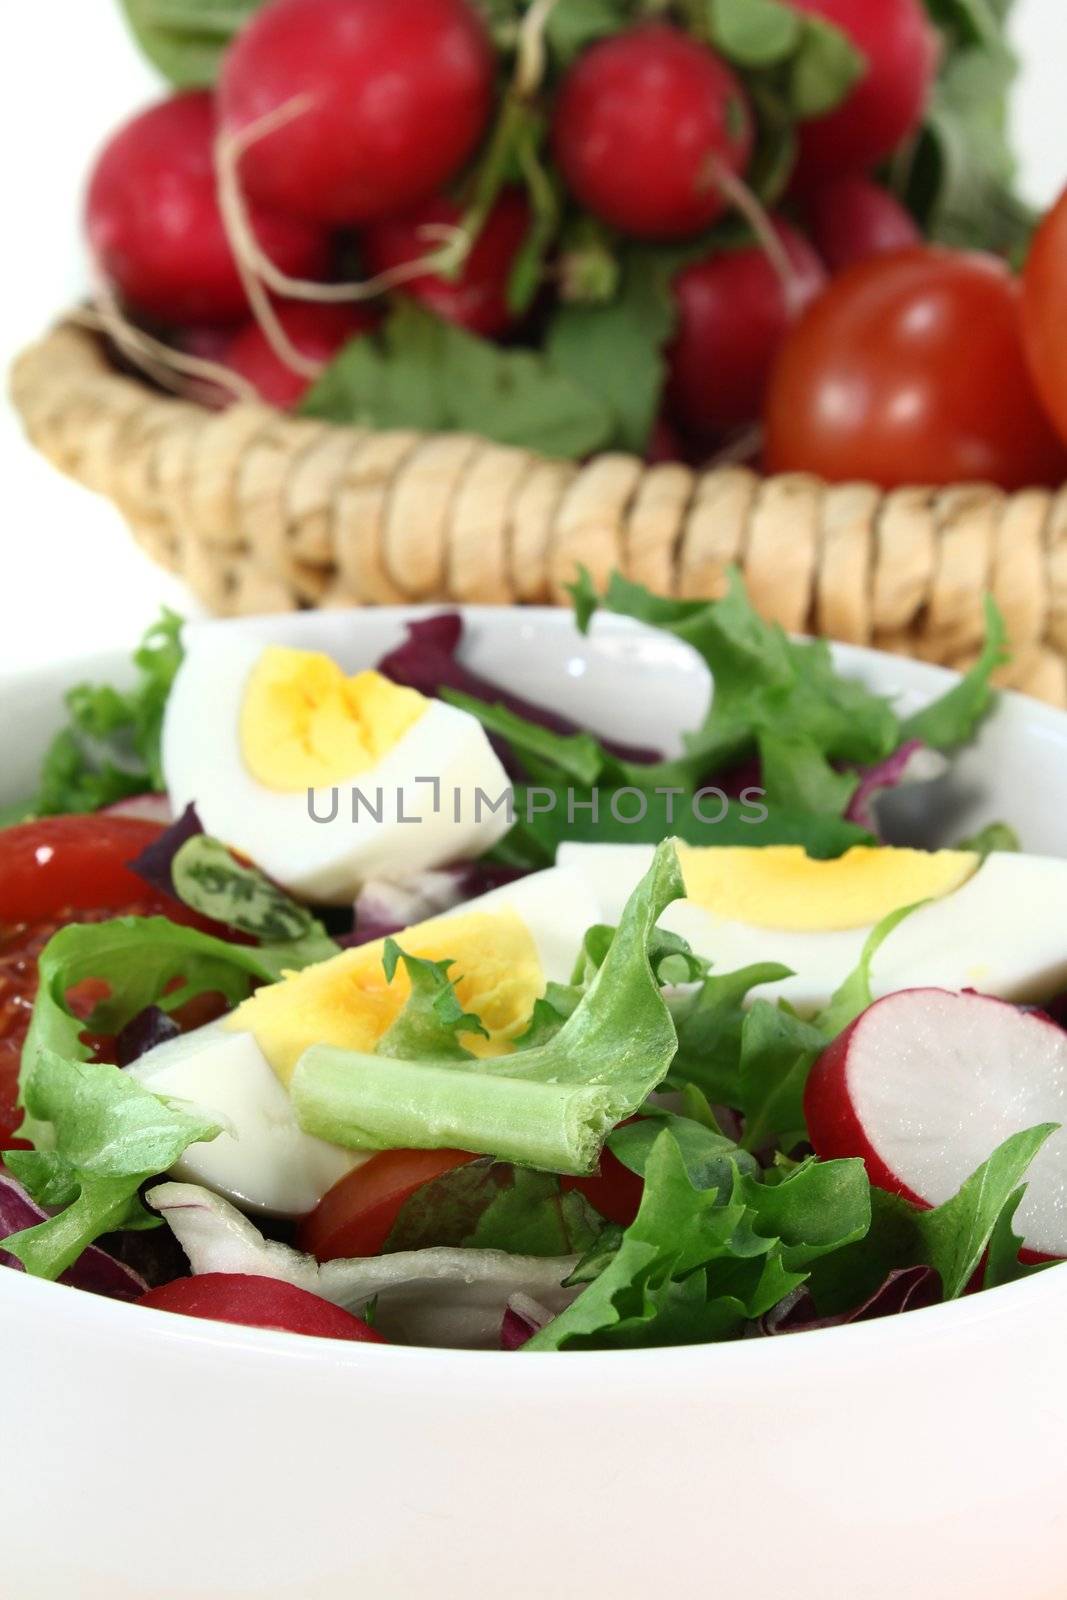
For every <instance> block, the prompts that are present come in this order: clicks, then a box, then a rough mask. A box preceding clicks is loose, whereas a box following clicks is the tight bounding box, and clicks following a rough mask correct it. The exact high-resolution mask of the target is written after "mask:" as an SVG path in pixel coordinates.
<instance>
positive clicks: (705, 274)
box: [667, 220, 826, 442]
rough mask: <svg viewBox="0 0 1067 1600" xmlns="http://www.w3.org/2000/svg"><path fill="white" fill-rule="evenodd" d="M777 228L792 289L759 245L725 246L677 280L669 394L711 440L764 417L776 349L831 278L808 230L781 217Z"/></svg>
mask: <svg viewBox="0 0 1067 1600" xmlns="http://www.w3.org/2000/svg"><path fill="white" fill-rule="evenodd" d="M774 227H775V232H776V233H777V235H778V238H779V239H780V241H781V243H782V246H783V248H784V250H785V254H786V256H787V257H788V260H789V265H790V268H791V271H792V274H793V284H792V289H791V291H790V292H789V293H787V291H786V287H785V284H784V282H783V280H782V278H781V276H780V275H779V273H778V271H777V270H776V269H775V267H774V265H773V264H772V262H771V261H770V260H769V259H768V257H767V254H766V252H765V251H764V250H763V248H762V247H761V246H760V245H747V246H746V247H745V248H744V249H741V250H727V251H723V250H719V251H717V252H715V253H714V254H713V255H710V256H708V257H706V259H705V260H703V261H696V262H694V263H693V264H692V266H688V267H685V268H684V269H683V271H681V272H680V273H679V274H678V276H677V278H676V279H675V282H674V294H675V300H676V302H677V306H678V329H677V333H676V335H675V339H674V343H673V344H672V346H671V349H670V351H669V354H668V360H669V363H670V367H669V377H668V389H667V398H668V403H669V405H670V408H671V411H672V412H673V414H674V416H675V417H677V419H678V421H679V422H680V423H681V424H682V426H683V427H684V428H685V429H686V431H687V432H688V433H691V434H692V435H693V436H694V437H695V438H698V439H701V440H703V441H705V442H707V441H709V440H711V439H714V438H717V437H720V436H721V435H723V434H725V433H729V432H731V431H732V430H733V429H735V428H739V427H743V426H744V425H745V424H746V423H750V422H754V421H755V420H756V419H757V418H758V417H759V415H760V412H761V411H762V408H763V397H764V391H765V389H766V387H767V378H768V376H769V374H770V370H771V366H772V364H773V362H774V357H775V355H776V353H777V351H778V348H779V346H780V345H781V343H782V340H783V339H784V338H785V336H786V333H787V332H788V330H789V326H790V324H791V323H792V322H793V320H794V319H795V318H796V317H797V316H799V314H800V313H801V311H803V309H804V308H805V306H807V305H808V304H809V303H810V302H811V301H812V300H813V299H814V298H815V296H816V295H817V294H819V292H820V291H821V289H822V288H823V286H824V284H825V283H826V273H825V271H824V270H823V265H822V262H821V261H820V260H819V258H818V256H817V255H816V254H815V251H814V250H813V249H812V248H811V245H810V244H809V243H808V241H807V240H806V239H805V238H804V237H803V235H802V234H799V233H798V232H797V231H796V229H795V228H791V227H790V226H789V224H788V223H787V222H783V221H781V220H776V221H775V224H774Z"/></svg>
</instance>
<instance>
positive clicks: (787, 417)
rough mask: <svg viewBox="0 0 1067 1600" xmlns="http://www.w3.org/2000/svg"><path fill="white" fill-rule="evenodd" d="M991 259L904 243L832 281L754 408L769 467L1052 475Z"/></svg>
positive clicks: (1031, 479) (835, 473)
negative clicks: (761, 415)
mask: <svg viewBox="0 0 1067 1600" xmlns="http://www.w3.org/2000/svg"><path fill="white" fill-rule="evenodd" d="M1020 300H1021V290H1020V286H1019V283H1018V282H1017V280H1016V279H1015V278H1014V277H1013V276H1012V274H1011V273H1010V272H1009V270H1008V268H1007V267H1006V266H1005V265H1004V263H1003V262H1001V261H998V260H996V259H994V258H993V257H992V256H982V255H972V254H967V253H964V252H961V251H953V250H944V249H936V248H929V249H916V250H905V251H900V252H897V253H895V254H893V255H886V256H875V257H872V258H871V259H870V260H869V261H861V262H859V263H858V264H857V265H856V266H854V267H849V268H848V269H847V271H845V272H843V273H841V274H840V276H839V277H837V278H835V279H834V280H833V282H832V283H831V284H830V285H829V287H828V288H827V289H826V290H825V292H824V293H823V294H822V295H820V296H819V298H818V300H817V301H816V302H815V303H814V305H812V306H810V307H809V309H808V310H807V312H806V313H805V314H804V316H803V317H802V318H801V320H800V322H799V323H798V324H797V325H796V327H795V328H793V329H792V330H791V331H790V333H789V334H788V336H787V337H786V340H785V343H784V344H783V346H782V349H781V351H780V352H779V355H778V359H777V361H776V362H775V366H774V370H773V372H772V374H771V382H770V387H769V390H768V396H767V407H766V412H765V421H766V459H767V465H768V469H769V470H770V471H771V472H812V473H815V474H816V475H817V476H819V477H823V478H827V479H829V480H830V481H832V482H841V481H847V480H849V479H853V478H862V479H867V480H868V481H870V482H872V483H878V484H882V485H883V486H884V487H885V488H894V487H897V486H899V485H902V484H907V483H921V484H922V483H927V484H942V483H975V482H989V483H996V484H999V485H1000V487H1001V488H1003V489H1009V490H1010V489H1020V488H1025V487H1026V486H1027V485H1031V484H1033V485H1037V484H1059V483H1062V482H1063V480H1064V477H1065V476H1067V452H1065V451H1064V447H1063V445H1062V444H1061V443H1060V441H1059V440H1058V439H1057V438H1056V436H1055V434H1054V433H1053V431H1052V429H1051V427H1050V426H1049V424H1048V421H1047V420H1046V418H1045V415H1044V413H1043V411H1042V409H1041V406H1040V403H1039V401H1038V398H1037V394H1036V391H1035V389H1034V386H1033V383H1032V381H1031V378H1030V374H1029V371H1028V369H1027V366H1026V361H1025V358H1024V355H1023V345H1022V321H1021V316H1020Z"/></svg>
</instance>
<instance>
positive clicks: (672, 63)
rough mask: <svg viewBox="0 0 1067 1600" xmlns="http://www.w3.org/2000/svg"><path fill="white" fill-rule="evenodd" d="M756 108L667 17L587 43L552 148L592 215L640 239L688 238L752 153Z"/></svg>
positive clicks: (714, 210) (559, 112) (723, 201)
mask: <svg viewBox="0 0 1067 1600" xmlns="http://www.w3.org/2000/svg"><path fill="white" fill-rule="evenodd" d="M752 139H753V134H752V116H751V112H750V110H749V105H748V100H747V98H746V96H745V92H744V90H743V89H742V87H741V84H740V83H739V82H738V80H737V78H736V77H735V76H734V74H733V73H732V72H731V71H730V69H729V67H727V66H726V65H725V64H724V63H723V62H722V61H721V60H720V59H719V57H718V56H717V55H715V54H714V52H713V51H711V50H709V49H708V48H707V46H705V45H703V44H700V43H698V41H697V40H695V39H692V38H690V37H689V35H688V34H685V33H682V32H680V31H679V30H678V29H677V28H671V27H668V26H666V25H665V24H663V23H646V24H642V25H640V26H638V27H635V28H630V29H628V30H627V31H626V32H625V33H619V34H616V35H615V36H614V37H613V38H610V39H604V40H602V41H601V42H600V43H599V44H595V45H593V46H592V48H591V49H589V50H587V51H586V52H585V54H584V55H583V56H581V57H580V58H579V60H578V61H577V62H576V63H575V64H574V66H573V67H572V68H571V69H570V71H569V72H568V74H567V76H566V78H565V79H564V82H563V86H562V89H561V91H560V96H559V101H558V103H557V106H556V113H555V118H554V120H553V124H552V147H553V150H554V152H555V156H556V161H557V163H558V165H559V168H560V171H561V172H562V173H563V176H564V179H565V180H566V183H567V186H568V188H569V189H570V190H571V192H572V194H573V195H574V196H575V198H576V199H577V200H579V201H580V202H581V204H582V205H583V206H585V207H586V208H587V209H588V210H589V211H591V212H592V213H593V214H594V216H597V217H600V218H602V219H603V221H605V222H608V223H610V224H611V225H612V226H613V227H616V228H620V229H621V230H622V231H623V232H624V233H629V234H633V235H635V236H636V237H637V238H641V239H685V238H688V237H689V236H691V235H692V234H696V233H699V232H700V231H701V230H702V229H703V228H706V227H708V226H709V225H710V224H711V223H712V222H714V221H715V219H716V218H717V217H718V216H720V215H721V214H722V212H723V210H724V209H725V207H726V205H727V204H728V201H727V198H726V195H725V194H724V191H723V186H722V183H721V181H720V178H721V176H722V175H725V176H727V177H728V178H730V177H733V178H736V177H738V176H739V175H740V174H741V173H743V172H744V170H745V168H746V167H747V165H748V160H749V156H750V155H751V152H752Z"/></svg>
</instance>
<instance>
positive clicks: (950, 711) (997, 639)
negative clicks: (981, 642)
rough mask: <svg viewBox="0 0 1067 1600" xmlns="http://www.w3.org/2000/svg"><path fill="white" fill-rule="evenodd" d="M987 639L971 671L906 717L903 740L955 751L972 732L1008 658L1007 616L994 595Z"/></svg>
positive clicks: (988, 614)
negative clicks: (994, 679) (914, 740)
mask: <svg viewBox="0 0 1067 1600" xmlns="http://www.w3.org/2000/svg"><path fill="white" fill-rule="evenodd" d="M985 618H986V642H985V647H984V649H983V650H982V654H981V655H980V656H979V658H978V660H977V661H976V662H975V664H974V666H973V667H972V668H971V670H970V671H969V672H968V673H967V674H966V675H965V676H964V677H963V678H962V679H961V680H960V682H959V683H957V684H954V685H953V686H952V688H951V689H948V690H946V692H945V693H944V694H943V695H942V696H941V697H940V699H937V700H935V701H933V702H932V704H930V705H928V706H924V707H923V709H922V710H921V711H916V712H915V713H914V715H913V716H910V717H908V718H907V720H906V721H905V722H904V724H903V726H902V727H901V729H900V735H901V741H902V742H903V741H905V740H908V739H919V740H921V742H922V743H923V744H928V745H932V746H933V748H934V749H935V750H954V749H956V748H957V746H959V745H961V744H964V743H965V742H966V740H968V739H969V738H970V737H971V735H972V734H973V732H974V730H975V728H976V727H977V725H978V723H979V722H980V721H981V719H982V718H983V717H984V716H985V714H986V712H987V711H988V710H989V707H990V705H991V704H992V701H993V689H992V688H991V686H990V679H991V677H992V675H993V673H994V672H995V671H996V670H997V668H998V667H1001V666H1003V665H1004V663H1005V661H1007V660H1008V654H1009V653H1008V648H1007V633H1006V630H1005V627H1004V618H1003V617H1002V616H1001V613H1000V608H999V607H998V605H997V603H996V601H995V600H994V599H993V597H992V595H986V597H985Z"/></svg>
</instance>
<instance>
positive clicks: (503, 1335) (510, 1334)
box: [500, 1292, 554, 1350]
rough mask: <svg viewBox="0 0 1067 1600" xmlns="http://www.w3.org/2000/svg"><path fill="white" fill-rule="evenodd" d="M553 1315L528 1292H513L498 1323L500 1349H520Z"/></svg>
mask: <svg viewBox="0 0 1067 1600" xmlns="http://www.w3.org/2000/svg"><path fill="white" fill-rule="evenodd" d="M553 1315H554V1313H553V1312H551V1311H549V1310H548V1309H547V1308H546V1307H545V1306H542V1305H539V1304H538V1302H537V1301H536V1300H531V1299H530V1296H529V1295H528V1294H522V1293H521V1292H519V1293H516V1294H513V1295H512V1296H511V1297H510V1299H509V1300H508V1303H507V1305H506V1306H505V1307H504V1316H503V1320H502V1321H501V1324H500V1348H501V1350H521V1349H522V1347H523V1345H524V1344H525V1343H526V1341H527V1340H528V1339H532V1338H533V1336H534V1334H535V1333H539V1332H540V1330H541V1329H542V1328H544V1327H546V1326H547V1325H548V1323H550V1322H551V1321H552V1317H553Z"/></svg>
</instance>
